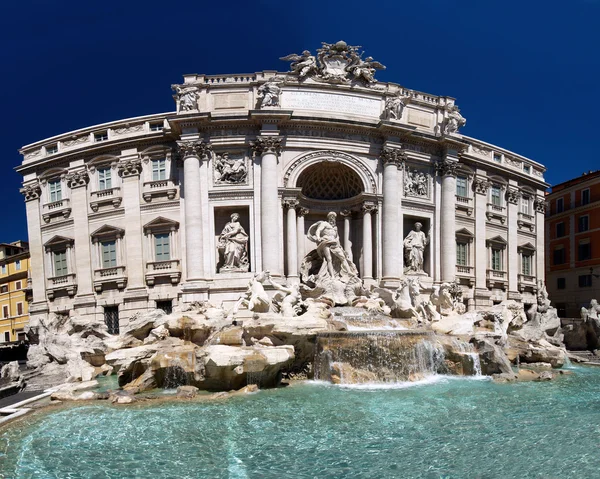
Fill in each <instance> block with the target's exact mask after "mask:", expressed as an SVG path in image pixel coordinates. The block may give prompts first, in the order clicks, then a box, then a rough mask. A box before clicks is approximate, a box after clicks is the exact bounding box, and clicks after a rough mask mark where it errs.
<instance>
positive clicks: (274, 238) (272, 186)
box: [252, 136, 281, 276]
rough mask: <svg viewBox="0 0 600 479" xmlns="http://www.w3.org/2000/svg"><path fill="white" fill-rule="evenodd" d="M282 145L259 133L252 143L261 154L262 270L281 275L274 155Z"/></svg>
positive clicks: (275, 158) (275, 138) (278, 140)
mask: <svg viewBox="0 0 600 479" xmlns="http://www.w3.org/2000/svg"><path fill="white" fill-rule="evenodd" d="M280 148H281V138H280V137H278V136H259V137H257V138H256V141H254V142H253V143H252V149H253V150H254V152H255V154H256V155H260V157H261V160H260V172H261V176H260V214H261V216H260V221H261V224H260V241H261V246H262V247H261V253H262V270H263V271H270V272H271V274H272V275H274V276H278V275H280V274H281V268H280V265H279V253H280V250H281V244H280V239H281V234H280V231H279V221H278V219H279V214H280V209H279V201H278V199H279V195H278V191H277V186H278V181H277V156H278V154H279V150H280Z"/></svg>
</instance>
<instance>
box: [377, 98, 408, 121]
mask: <svg viewBox="0 0 600 479" xmlns="http://www.w3.org/2000/svg"><path fill="white" fill-rule="evenodd" d="M408 99H409V97H408V96H400V95H399V94H396V95H394V96H388V97H387V98H386V99H385V108H384V110H383V119H384V120H400V119H401V118H402V112H403V111H404V107H406V104H407V103H408Z"/></svg>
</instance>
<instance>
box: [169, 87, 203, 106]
mask: <svg viewBox="0 0 600 479" xmlns="http://www.w3.org/2000/svg"><path fill="white" fill-rule="evenodd" d="M171 88H172V89H173V90H175V91H176V93H177V97H178V100H179V111H191V110H197V109H198V96H199V93H198V87H197V86H184V85H173V86H172V87H171Z"/></svg>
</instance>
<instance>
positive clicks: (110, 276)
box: [94, 266, 127, 293]
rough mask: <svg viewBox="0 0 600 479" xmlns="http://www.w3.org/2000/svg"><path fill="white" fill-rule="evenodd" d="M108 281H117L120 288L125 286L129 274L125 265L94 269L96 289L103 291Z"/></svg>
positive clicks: (99, 291)
mask: <svg viewBox="0 0 600 479" xmlns="http://www.w3.org/2000/svg"><path fill="white" fill-rule="evenodd" d="M107 283H116V285H117V288H118V289H123V288H125V285H126V284H127V276H125V266H112V267H110V268H100V269H96V270H94V289H95V290H96V292H98V293H101V292H102V289H103V288H104V287H105V285H106V284H107Z"/></svg>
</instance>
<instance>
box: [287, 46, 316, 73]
mask: <svg viewBox="0 0 600 479" xmlns="http://www.w3.org/2000/svg"><path fill="white" fill-rule="evenodd" d="M280 60H284V61H286V62H292V64H291V65H290V68H291V70H292V72H293V73H297V74H298V79H299V80H303V79H304V78H306V77H307V76H308V75H309V74H311V73H313V74H317V73H319V66H318V65H317V58H316V57H315V56H314V55H312V54H311V53H310V52H309V51H308V50H304V51H303V52H302V55H296V54H295V53H292V54H291V55H288V56H286V57H281V58H280Z"/></svg>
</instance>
